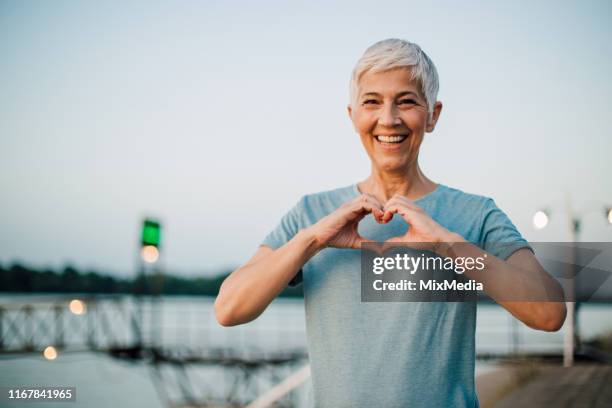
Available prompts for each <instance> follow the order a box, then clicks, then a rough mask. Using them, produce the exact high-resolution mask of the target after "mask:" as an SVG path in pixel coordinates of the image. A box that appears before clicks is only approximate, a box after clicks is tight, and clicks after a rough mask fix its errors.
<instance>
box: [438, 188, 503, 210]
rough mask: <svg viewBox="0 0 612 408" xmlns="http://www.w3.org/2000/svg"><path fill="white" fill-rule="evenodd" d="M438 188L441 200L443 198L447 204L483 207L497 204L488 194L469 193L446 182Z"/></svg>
mask: <svg viewBox="0 0 612 408" xmlns="http://www.w3.org/2000/svg"><path fill="white" fill-rule="evenodd" d="M438 188H439V189H440V194H439V195H438V196H439V200H442V201H443V202H444V203H445V204H447V205H460V206H466V205H467V206H476V207H481V208H484V207H488V206H492V205H495V203H494V200H493V198H491V197H489V196H486V195H482V194H477V193H468V192H466V191H463V190H461V189H459V188H456V187H450V186H447V185H445V184H440V185H439V187H438Z"/></svg>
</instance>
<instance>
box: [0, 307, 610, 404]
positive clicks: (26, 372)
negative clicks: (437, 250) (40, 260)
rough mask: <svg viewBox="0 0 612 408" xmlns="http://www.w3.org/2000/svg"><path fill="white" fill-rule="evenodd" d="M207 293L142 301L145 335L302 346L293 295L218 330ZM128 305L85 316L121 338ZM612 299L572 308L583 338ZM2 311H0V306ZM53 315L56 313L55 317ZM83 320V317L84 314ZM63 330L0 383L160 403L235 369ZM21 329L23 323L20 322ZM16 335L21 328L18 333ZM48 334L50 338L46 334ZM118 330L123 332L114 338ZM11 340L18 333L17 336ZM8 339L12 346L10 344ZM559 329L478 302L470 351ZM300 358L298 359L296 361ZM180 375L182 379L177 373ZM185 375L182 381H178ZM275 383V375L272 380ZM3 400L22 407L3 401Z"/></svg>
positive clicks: (605, 319)
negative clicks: (111, 348)
mask: <svg viewBox="0 0 612 408" xmlns="http://www.w3.org/2000/svg"><path fill="white" fill-rule="evenodd" d="M54 299H57V296H56V295H52V296H45V297H42V298H41V297H40V296H29V295H28V296H2V297H0V304H4V305H8V304H13V305H14V304H17V303H20V302H33V301H41V300H42V301H47V302H49V301H53V300H54ZM213 300H214V299H212V298H203V297H196V298H194V297H164V298H163V299H162V300H161V302H158V303H156V304H148V303H146V304H145V307H144V309H143V319H144V322H145V325H146V327H147V330H146V331H145V332H144V333H143V335H144V337H145V339H147V340H149V341H155V342H157V344H159V345H162V346H164V347H167V348H173V349H177V348H182V349H190V350H200V351H202V350H209V349H215V348H231V349H234V350H237V351H242V352H243V353H250V352H255V351H263V352H274V351H279V350H299V349H302V350H305V348H306V341H305V322H304V312H303V303H302V301H301V300H296V299H276V300H275V301H274V302H273V303H272V304H271V305H270V306H269V307H268V309H267V310H266V311H265V313H264V314H263V315H262V316H260V317H259V318H258V319H257V320H255V321H253V322H251V323H248V324H245V325H242V326H237V327H231V328H223V327H221V326H219V325H218V324H217V322H216V320H215V318H214V313H213ZM119 306H122V307H123V308H124V309H122V310H125V309H126V308H127V309H129V308H133V307H135V304H134V302H133V301H132V299H131V298H129V297H125V298H123V299H120V300H118V301H110V300H108V301H104V302H101V303H100V305H99V306H98V309H97V310H92V309H90V310H89V311H88V313H89V314H90V315H89V316H88V317H89V318H91V317H92V316H94V314H95V313H99V315H100V319H102V318H103V317H104V318H105V319H107V320H108V321H107V324H108V325H109V326H108V327H110V328H111V331H112V332H116V333H118V334H119V335H120V336H119V337H120V338H119V342H125V344H129V343H130V342H131V341H132V340H133V339H132V338H130V333H131V330H130V320H129V319H128V318H126V316H124V315H122V314H120V313H119V312H118V310H120V309H118V307H119ZM611 311H612V305H608V304H584V305H583V306H582V308H581V310H580V315H579V318H580V329H581V334H582V337H583V338H584V339H589V338H592V337H593V336H596V335H600V334H605V333H610V332H612V313H611ZM5 314H6V312H5ZM41 316H43V317H42V320H43V321H44V322H46V323H47V324H49V326H52V324H51V323H52V322H54V321H53V316H54V315H53V314H52V313H51V314H49V313H47V314H46V315H44V314H41ZM4 318H5V320H4V321H3V326H2V330H3V333H5V336H4V337H5V345H6V346H8V345H10V344H11V339H10V338H9V335H8V333H7V330H8V327H7V322H6V316H5V317H4ZM56 318H57V317H56ZM90 320H91V319H90ZM60 321H61V324H63V325H64V327H65V328H67V330H66V332H67V333H66V335H65V336H64V339H63V340H64V342H65V344H66V345H67V346H68V349H72V350H75V351H73V352H63V351H60V355H59V357H58V358H57V359H56V360H54V361H46V360H45V359H44V358H43V357H42V356H41V354H40V353H36V354H27V355H23V354H22V355H9V356H6V355H5V356H2V357H0V386H25V385H27V386H34V385H38V386H42V385H57V386H76V387H77V402H76V403H74V404H70V406H74V407H92V408H96V407H108V406H133V407H140V406H142V407H163V406H164V400H171V401H174V402H176V401H179V400H180V399H181V398H182V394H181V393H180V392H178V391H177V390H179V384H180V383H181V382H188V383H190V384H191V385H192V386H194V388H195V391H194V394H195V395H196V396H197V397H200V398H201V397H204V396H206V395H210V396H214V395H221V394H224V392H226V391H227V387H228V385H229V384H231V380H232V379H233V378H236V376H238V375H240V374H241V371H240V370H228V369H222V368H218V367H210V366H208V367H205V366H195V367H190V368H187V369H186V370H185V372H184V373H183V374H180V373H179V374H178V375H179V376H178V377H177V373H175V372H172V371H173V370H174V369H173V368H171V367H166V366H165V367H161V368H159V369H157V370H156V369H155V368H153V367H152V366H151V365H150V364H146V363H144V362H141V361H136V362H129V361H126V360H118V359H113V358H111V357H108V356H107V355H106V354H103V353H93V352H89V351H77V350H81V349H83V347H82V346H81V347H79V346H78V345H79V344H83V343H84V342H83V339H85V338H86V336H87V333H88V332H87V327H88V326H87V324H86V321H87V318H86V317H85V316H76V315H72V314H70V313H66V314H64V315H62V317H61V318H60ZM21 329H24V328H22V327H21ZM95 333H96V334H95V335H96V341H97V342H98V343H99V344H101V345H103V344H104V342H105V341H107V340H108V339H106V338H105V337H104V334H103V330H102V329H101V328H100V327H98V329H97V331H96V332H95ZM22 334H23V333H22ZM49 335H50V336H49ZM121 336H123V337H122V338H121ZM38 337H39V338H38V339H36V341H38V342H40V343H41V344H37V347H38V348H40V349H42V346H43V344H44V342H45V341H48V339H51V340H52V339H53V338H54V335H53V333H52V332H51V331H49V330H47V335H46V339H45V338H44V337H45V336H44V335H39V336H38ZM17 340H18V339H17ZM17 340H16V339H12V341H13V342H14V343H13V345H16V344H17V342H18V341H17ZM562 341H563V332H562V331H560V332H557V333H545V332H540V331H535V330H531V329H529V328H527V327H525V326H524V325H523V324H522V323H520V322H518V321H516V320H515V319H513V318H512V317H511V316H510V315H509V314H508V313H507V312H506V311H505V310H504V309H502V308H501V307H499V306H497V305H488V304H481V305H479V307H478V324H477V330H476V349H477V353H478V354H495V355H503V354H508V353H516V352H537V353H553V354H560V353H561V350H562ZM301 364H303V363H301ZM299 367H300V365H296V366H293V367H288V368H287V369H286V370H285V371H284V372H283V373H281V375H280V376H279V377H280V378H283V377H284V376H286V375H288V374H290V373H291V372H292V371H295V370H297V369H299ZM494 367H495V363H491V362H478V363H477V369H476V372H477V375H478V374H482V373H484V372H486V371H489V370H491V369H493V368H494ZM180 375H186V376H187V377H180ZM186 378H189V381H184V380H185V379H186ZM276 381H278V380H276ZM276 381H268V380H266V379H265V378H264V379H263V380H259V381H258V382H257V383H258V385H259V386H260V387H261V389H266V388H268V387H269V386H270V385H271V384H272V383H275V382H276ZM309 387H310V384H309V383H308V382H307V383H306V384H305V385H304V386H302V387H301V389H300V391H299V392H298V393H296V395H295V398H296V400H297V401H298V403H299V404H300V405H301V406H308V405H309V402H310V400H311V397H312V396H311V390H310V388H309ZM39 405H40V406H41V407H53V406H65V404H61V403H57V404H56V403H49V402H45V403H40V404H28V406H30V407H36V406H39ZM5 406H23V404H18V405H5Z"/></svg>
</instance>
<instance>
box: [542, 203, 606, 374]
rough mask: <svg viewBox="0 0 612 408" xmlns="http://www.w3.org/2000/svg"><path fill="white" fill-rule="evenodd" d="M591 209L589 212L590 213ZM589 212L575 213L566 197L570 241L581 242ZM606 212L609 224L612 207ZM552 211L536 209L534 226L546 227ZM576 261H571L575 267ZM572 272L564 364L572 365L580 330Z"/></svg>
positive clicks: (566, 322)
mask: <svg viewBox="0 0 612 408" xmlns="http://www.w3.org/2000/svg"><path fill="white" fill-rule="evenodd" d="M590 212H591V211H589V212H587V213H590ZM587 213H582V214H578V213H574V212H573V210H572V207H571V202H570V199H569V196H567V199H566V216H567V226H568V231H569V236H570V242H572V243H578V242H580V230H581V225H582V217H583V216H584V215H586V214H587ZM604 213H605V215H606V220H607V222H608V224H612V207H605V208H604ZM550 215H551V211H550V210H549V209H548V208H544V209H541V210H538V211H536V213H535V214H534V215H533V226H534V227H535V228H536V229H543V228H546V226H547V225H548V222H549V220H550ZM572 260H575V246H572ZM574 263H575V262H570V264H571V266H572V267H573V265H574ZM573 272H574V271H572V273H571V274H570V276H572V279H571V280H570V284H569V285H568V286H569V288H568V289H569V291H570V293H571V297H572V299H573V300H574V301H571V302H565V303H566V308H567V317H566V321H565V331H564V337H563V366H564V367H571V366H572V365H573V364H574V353H575V350H576V343H577V340H579V335H578V333H579V330H578V324H577V312H578V304H577V303H576V302H575V300H576V278H575V274H574V273H573Z"/></svg>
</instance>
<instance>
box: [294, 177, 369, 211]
mask: <svg viewBox="0 0 612 408" xmlns="http://www.w3.org/2000/svg"><path fill="white" fill-rule="evenodd" d="M358 195H359V190H358V189H357V184H350V185H347V186H343V187H338V188H334V189H330V190H323V191H318V192H314V193H308V194H305V195H303V196H302V198H301V199H300V205H301V206H303V207H304V208H305V209H309V210H321V211H323V212H329V211H330V210H333V209H336V208H338V207H339V206H340V205H342V204H343V203H345V202H347V201H350V200H352V199H354V198H355V197H357V196H358Z"/></svg>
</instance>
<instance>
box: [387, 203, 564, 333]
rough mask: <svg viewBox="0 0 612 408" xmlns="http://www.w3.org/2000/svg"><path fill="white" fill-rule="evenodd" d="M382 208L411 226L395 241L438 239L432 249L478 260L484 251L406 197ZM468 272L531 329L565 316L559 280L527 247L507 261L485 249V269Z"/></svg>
mask: <svg viewBox="0 0 612 408" xmlns="http://www.w3.org/2000/svg"><path fill="white" fill-rule="evenodd" d="M384 210H385V213H384V215H383V220H386V219H390V218H391V217H392V216H393V214H395V213H397V214H400V215H401V216H402V217H403V218H404V219H405V220H406V222H407V223H408V224H410V226H411V228H410V229H409V230H408V232H407V234H406V235H405V236H402V237H397V238H394V239H391V240H389V241H388V242H389V243H390V244H391V245H393V243H394V242H404V243H410V242H412V243H432V244H436V245H435V247H434V248H432V250H433V251H434V252H437V253H438V254H439V255H441V256H443V257H450V258H460V257H463V258H470V257H471V258H474V259H475V258H478V257H482V256H483V255H484V254H485V252H484V251H483V250H482V249H480V248H478V247H477V246H476V245H474V244H471V243H469V242H467V241H466V240H465V239H464V238H463V237H462V236H461V235H459V234H455V233H453V232H450V231H448V230H447V229H446V228H444V227H442V226H441V225H439V224H438V223H437V222H435V221H434V220H433V219H431V217H429V215H428V214H427V213H426V212H425V211H424V210H423V209H421V208H420V207H419V206H417V205H416V204H414V203H413V202H411V201H410V200H408V199H406V198H405V197H402V196H394V197H393V198H392V199H391V200H390V201H389V202H388V203H387V204H386V205H385V208H384ZM464 274H465V276H466V277H467V278H469V279H474V280H475V281H476V282H479V283H482V284H483V287H484V291H485V292H486V293H487V295H489V296H490V297H491V298H492V299H493V300H495V301H496V302H497V303H499V304H500V305H501V306H503V307H504V308H505V309H506V310H508V311H509V312H510V313H511V314H512V315H514V316H515V317H516V318H517V319H519V320H521V321H522V322H523V323H525V324H526V325H527V326H529V327H531V328H534V329H538V330H546V331H557V330H559V329H560V328H561V326H562V325H563V322H564V321H565V313H566V310H565V303H564V302H563V289H562V288H561V285H559V282H557V281H556V280H555V279H554V278H553V277H552V276H550V275H549V274H548V272H546V270H545V269H544V268H543V267H542V266H541V265H540V263H539V262H538V260H537V258H536V257H535V256H534V255H533V254H532V253H531V251H529V250H528V249H519V250H517V251H516V252H514V254H512V255H511V256H510V257H509V258H508V260H507V261H503V260H501V259H499V258H497V257H495V256H494V255H492V254H487V256H486V261H485V268H484V270H477V269H466V271H465V273H464ZM515 299H517V300H521V301H515ZM522 300H532V301H522ZM547 300H552V301H547Z"/></svg>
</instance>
